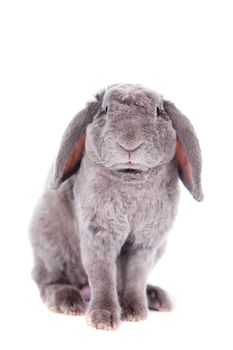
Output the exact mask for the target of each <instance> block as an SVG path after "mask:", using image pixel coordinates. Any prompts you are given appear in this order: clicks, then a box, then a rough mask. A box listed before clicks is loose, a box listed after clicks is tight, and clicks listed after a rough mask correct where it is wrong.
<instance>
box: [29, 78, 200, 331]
mask: <svg viewBox="0 0 233 350" xmlns="http://www.w3.org/2000/svg"><path fill="white" fill-rule="evenodd" d="M103 97H104V98H103ZM106 104H107V106H108V109H109V110H108V111H107V108H106V107H105V106H106ZM156 106H161V100H160V98H159V97H158V95H157V94H155V93H153V92H151V91H149V90H146V89H143V88H141V87H139V86H132V85H124V86H117V87H116V88H115V87H114V88H112V89H109V90H108V91H107V93H105V95H104V94H102V96H101V97H99V98H98V100H97V102H96V103H92V104H91V105H89V108H88V109H87V110H85V111H84V112H81V114H80V115H78V116H76V117H75V119H74V120H73V121H72V122H71V124H70V126H69V127H68V130H67V132H66V134H65V136H64V141H63V146H62V148H61V152H60V155H59V156H58V159H57V163H56V164H55V172H54V174H55V175H54V176H55V177H54V179H55V180H54V183H55V185H54V187H58V186H59V185H60V184H61V182H62V181H64V180H66V179H67V178H68V180H67V181H65V182H64V183H62V184H61V185H60V187H59V188H56V190H52V189H47V190H46V191H45V194H44V195H43V197H42V199H41V202H40V204H39V205H38V207H37V210H36V212H35V215H34V218H33V220H32V224H31V240H32V244H33V247H34V253H35V268H34V272H33V276H34V279H35V281H36V282H37V284H38V286H39V288H40V291H41V295H42V298H43V299H44V301H45V303H46V304H47V305H48V307H49V308H51V309H52V310H55V311H58V312H64V313H69V314H78V313H83V312H84V311H85V308H86V304H85V301H84V300H83V297H82V295H81V293H80V291H81V289H83V288H84V289H85V288H86V286H87V285H88V284H89V285H90V288H91V301H90V305H89V306H88V311H87V319H88V322H89V323H90V324H91V325H93V326H94V327H96V328H104V329H112V328H116V327H117V326H118V324H119V320H120V317H121V318H122V319H124V320H141V319H144V318H145V317H146V315H147V308H148V306H149V307H150V308H152V309H156V310H163V309H169V307H170V302H169V299H168V298H167V296H166V294H165V292H164V291H163V290H161V289H160V288H158V287H152V286H147V287H146V279H147V276H148V273H149V272H150V270H151V268H152V267H153V266H154V264H155V262H156V261H157V259H158V258H159V257H160V256H161V255H162V254H163V252H164V248H165V244H166V236H167V232H168V231H169V229H170V227H171V225H172V223H173V220H174V217H175V214H176V208H177V202H178V197H179V189H178V171H177V170H178V169H179V174H180V177H181V178H182V181H183V182H184V183H185V185H186V187H187V188H189V190H190V191H191V192H192V194H193V196H194V197H195V198H196V199H198V200H201V197H202V192H201V187H200V164H201V163H200V159H201V158H200V153H197V155H196V154H195V152H193V151H192V152H191V153H190V159H188V158H187V156H186V153H185V152H186V149H187V145H189V141H187V140H186V139H185V138H184V140H183V139H182V137H183V136H182V132H183V131H182V128H183V129H184V130H185V132H188V133H189V138H190V140H191V142H192V147H193V149H194V148H195V147H196V148H197V150H198V152H199V145H198V141H197V139H196V138H195V134H194V131H193V129H192V127H191V124H190V123H189V121H188V120H187V118H185V117H184V116H182V118H183V119H182V123H181V128H180V126H179V122H180V121H179V119H177V114H176V113H178V112H177V110H175V113H174V120H173V123H174V125H178V126H179V130H178V131H179V132H180V135H179V138H180V137H181V139H182V142H184V144H185V147H186V149H185V150H184V149H183V146H182V144H181V142H180V140H178V141H177V142H176V138H177V135H176V132H175V130H174V125H173V124H172V123H171V121H170V119H169V118H168V115H167V114H165V113H164V115H163V118H158V115H157V118H155V117H154V113H155V112H154V111H155V110H156ZM102 108H104V111H103V109H102ZM158 108H160V107H157V114H158ZM166 108H167V111H168V110H169V108H170V109H172V108H173V106H172V105H170V104H167V105H166ZM166 108H165V110H166ZM85 113H86V114H85ZM172 116H173V114H172ZM85 118H86V119H88V120H89V122H88V125H86V128H85V129H82V128H83V126H82V125H80V126H79V127H77V126H76V124H77V122H78V123H82V121H83V120H85ZM180 130H181V131H180ZM78 135H79V136H78ZM78 137H79V140H80V141H79V142H77V141H76V140H77V138H78ZM67 142H68V143H67ZM64 145H65V146H64ZM84 146H85V147H84ZM194 150H195V149H194ZM80 154H81V156H80ZM80 157H82V161H81V162H79V163H78V159H79V160H80ZM193 164H194V165H195V167H194V166H193ZM74 173H75V175H74V176H71V175H72V174H74ZM70 176H71V177H70ZM69 177H70V178H69ZM194 180H195V181H194Z"/></svg>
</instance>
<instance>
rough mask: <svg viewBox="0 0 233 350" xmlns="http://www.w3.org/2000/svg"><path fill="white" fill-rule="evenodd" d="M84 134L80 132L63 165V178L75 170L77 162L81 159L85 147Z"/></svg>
mask: <svg viewBox="0 0 233 350" xmlns="http://www.w3.org/2000/svg"><path fill="white" fill-rule="evenodd" d="M85 138H86V134H85V133H84V134H82V135H81V136H80V138H79V140H78V141H77V142H76V143H75V145H74V147H73V148H72V150H71V152H70V154H69V156H68V158H67V160H66V162H65V166H64V172H63V178H64V179H65V178H68V177H69V176H70V175H72V174H73V173H74V171H75V168H76V166H77V164H78V163H79V162H80V161H81V158H82V155H83V152H84V148H85Z"/></svg>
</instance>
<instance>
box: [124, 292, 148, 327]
mask: <svg viewBox="0 0 233 350" xmlns="http://www.w3.org/2000/svg"><path fill="white" fill-rule="evenodd" d="M147 313H148V311H147V305H146V304H145V302H144V300H140V299H138V300H137V299H136V298H129V299H128V300H127V299H125V300H124V301H123V302H122V305H121V319H122V320H123V321H133V322H137V321H143V320H145V319H146V318H147Z"/></svg>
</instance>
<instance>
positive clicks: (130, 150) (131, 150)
mask: <svg viewBox="0 0 233 350" xmlns="http://www.w3.org/2000/svg"><path fill="white" fill-rule="evenodd" d="M118 144H119V146H120V147H121V148H123V149H124V150H125V151H127V152H133V151H136V149H138V148H139V147H140V146H141V145H142V142H141V143H140V144H139V145H137V146H136V147H135V145H134V146H131V147H129V146H125V145H122V143H120V142H118Z"/></svg>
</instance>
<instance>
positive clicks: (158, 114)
mask: <svg viewBox="0 0 233 350" xmlns="http://www.w3.org/2000/svg"><path fill="white" fill-rule="evenodd" d="M156 111H157V117H159V116H160V115H161V114H162V111H161V108H159V107H157V108H156Z"/></svg>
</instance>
